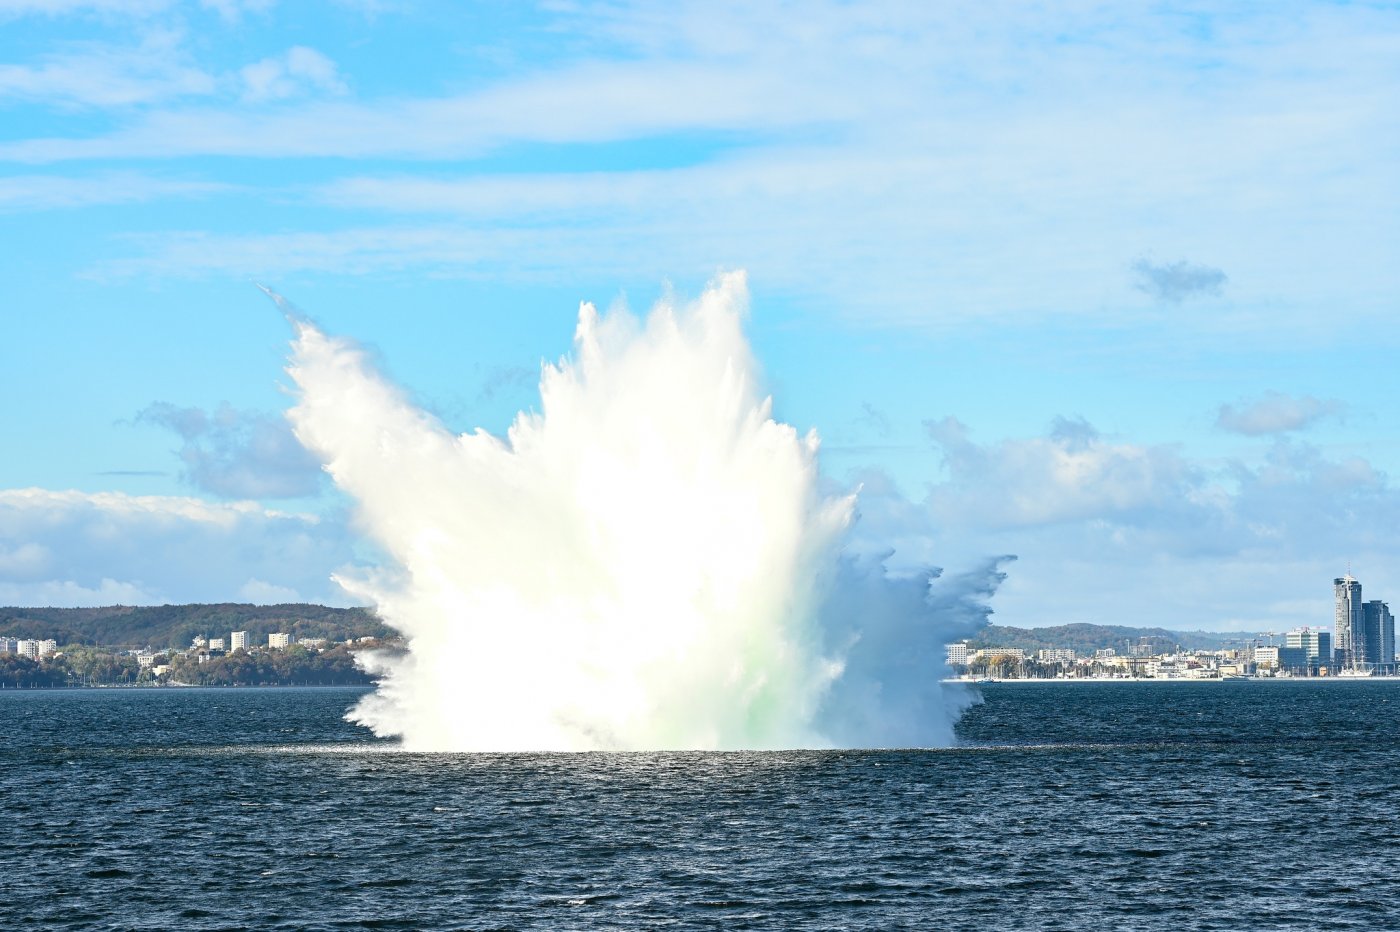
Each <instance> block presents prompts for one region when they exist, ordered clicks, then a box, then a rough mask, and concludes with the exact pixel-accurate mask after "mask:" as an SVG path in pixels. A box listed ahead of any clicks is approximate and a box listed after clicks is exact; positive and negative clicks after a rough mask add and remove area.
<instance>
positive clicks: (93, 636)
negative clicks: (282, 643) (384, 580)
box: [0, 602, 394, 650]
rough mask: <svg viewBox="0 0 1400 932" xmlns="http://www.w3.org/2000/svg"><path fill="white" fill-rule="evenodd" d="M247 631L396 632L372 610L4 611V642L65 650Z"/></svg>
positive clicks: (251, 638)
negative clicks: (41, 642)
mask: <svg viewBox="0 0 1400 932" xmlns="http://www.w3.org/2000/svg"><path fill="white" fill-rule="evenodd" d="M231 631H247V632H248V643H249V644H266V643H267V636H268V635H269V634H272V633H274V632H279V631H285V632H287V633H288V634H291V635H293V636H294V637H296V638H297V639H298V640H300V639H301V638H317V637H323V638H327V639H330V640H334V641H343V640H345V639H346V638H351V637H387V636H389V635H392V634H393V633H394V632H393V631H392V630H391V629H390V628H388V627H387V626H386V625H385V624H384V623H383V622H382V621H380V620H379V618H378V617H377V616H376V615H375V614H374V612H372V611H371V610H370V609H367V608H327V607H326V606H324V605H305V604H290V605H244V604H238V603H231V602H224V603H219V604H216V605H142V606H131V605H112V606H107V607H104V608H0V636H8V637H19V638H53V639H54V640H56V641H58V643H59V644H60V645H64V644H92V645H98V646H102V647H152V648H155V649H157V650H160V649H163V648H167V647H176V648H184V647H189V646H190V641H191V640H193V639H194V638H195V637H197V636H201V635H202V636H204V637H222V638H227V637H228V636H229V632H231Z"/></svg>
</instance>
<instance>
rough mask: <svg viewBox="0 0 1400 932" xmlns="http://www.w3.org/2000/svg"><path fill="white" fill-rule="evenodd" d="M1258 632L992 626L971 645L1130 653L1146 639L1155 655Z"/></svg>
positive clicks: (1229, 642) (1232, 643)
mask: <svg viewBox="0 0 1400 932" xmlns="http://www.w3.org/2000/svg"><path fill="white" fill-rule="evenodd" d="M1258 636H1259V634H1258V632H1256V631H1169V630H1167V629H1166V628H1130V627H1126V626H1124V625H1092V624H1087V623H1079V624H1071V625H1056V626H1054V627H1050V628H1013V627H1010V626H1007V625H989V626H988V627H986V628H983V629H982V631H980V632H979V633H978V634H977V636H976V637H974V638H972V639H971V640H970V642H969V643H971V645H972V646H973V647H1019V648H1022V649H1023V650H1028V651H1035V650H1055V649H1066V648H1068V649H1070V650H1073V651H1076V652H1077V653H1080V654H1092V653H1093V652H1094V651H1096V650H1107V649H1110V648H1111V649H1113V650H1116V651H1117V652H1118V653H1120V654H1126V653H1127V652H1128V647H1129V646H1130V645H1132V646H1135V645H1137V644H1139V643H1143V639H1144V638H1145V639H1146V642H1145V643H1146V644H1148V645H1149V646H1150V647H1151V649H1152V651H1153V652H1154V653H1159V652H1167V651H1172V650H1175V649H1176V648H1177V647H1180V648H1181V649H1182V650H1221V649H1223V648H1227V647H1238V646H1240V644H1241V643H1242V642H1243V641H1248V640H1252V639H1256V638H1258Z"/></svg>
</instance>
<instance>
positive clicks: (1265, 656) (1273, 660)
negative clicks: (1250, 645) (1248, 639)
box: [1254, 647, 1279, 670]
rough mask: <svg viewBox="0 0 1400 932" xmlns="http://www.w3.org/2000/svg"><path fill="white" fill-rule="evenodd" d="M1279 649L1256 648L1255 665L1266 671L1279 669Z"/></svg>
mask: <svg viewBox="0 0 1400 932" xmlns="http://www.w3.org/2000/svg"><path fill="white" fill-rule="evenodd" d="M1278 651H1279V649H1278V648H1277V647H1256V648H1254V665H1255V666H1256V667H1259V668H1261V669H1265V670H1276V669H1278Z"/></svg>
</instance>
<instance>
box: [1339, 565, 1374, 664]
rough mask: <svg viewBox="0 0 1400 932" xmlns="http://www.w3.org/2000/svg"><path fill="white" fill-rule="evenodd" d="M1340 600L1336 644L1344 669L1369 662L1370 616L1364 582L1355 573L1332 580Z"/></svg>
mask: <svg viewBox="0 0 1400 932" xmlns="http://www.w3.org/2000/svg"><path fill="white" fill-rule="evenodd" d="M1332 591H1333V594H1334V595H1335V597H1336V603H1337V606H1336V615H1335V618H1334V623H1333V625H1332V631H1333V632H1334V633H1335V634H1336V639H1335V641H1334V642H1333V644H1332V650H1333V653H1334V654H1335V655H1336V658H1335V659H1336V661H1337V665H1338V666H1339V667H1341V668H1343V669H1347V668H1351V667H1355V666H1356V665H1357V664H1360V663H1365V662H1366V617H1365V610H1364V609H1363V608H1362V603H1361V582H1360V581H1359V580H1357V579H1356V578H1355V577H1354V576H1352V575H1351V573H1347V574H1346V575H1345V576H1339V577H1338V578H1336V579H1334V580H1332Z"/></svg>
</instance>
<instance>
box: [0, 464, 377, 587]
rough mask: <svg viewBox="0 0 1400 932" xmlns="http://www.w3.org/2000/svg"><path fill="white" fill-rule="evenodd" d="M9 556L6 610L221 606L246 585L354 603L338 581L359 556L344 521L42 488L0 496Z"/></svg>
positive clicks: (0, 542) (4, 579) (240, 505)
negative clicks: (339, 571) (354, 552)
mask: <svg viewBox="0 0 1400 932" xmlns="http://www.w3.org/2000/svg"><path fill="white" fill-rule="evenodd" d="M0 553H4V554H6V555H7V556H6V559H4V560H0V602H8V603H10V604H20V603H23V604H30V605H43V604H50V605H92V604H115V603H118V602H120V603H125V604H133V603H140V604H152V603H155V604H159V603H161V602H194V601H204V602H207V601H217V600H221V599H233V598H234V597H235V596H236V595H237V594H239V593H240V592H241V591H242V590H243V588H244V587H245V586H247V585H248V582H249V580H258V581H262V582H264V583H265V585H267V586H271V587H281V588H285V589H288V590H294V591H296V592H298V593H302V594H304V595H305V597H306V598H309V599H315V600H318V601H329V602H331V603H332V604H345V602H346V598H345V595H344V593H343V592H341V591H340V590H339V587H337V586H335V585H334V584H333V583H332V582H331V581H330V575H331V573H332V572H333V571H335V570H336V569H337V568H338V567H340V566H342V565H344V564H347V563H349V562H350V561H351V559H352V554H351V551H350V543H349V536H348V533H347V531H346V529H345V527H344V526H343V525H342V524H341V523H340V522H339V521H336V520H327V519H317V518H314V517H311V516H307V515H294V514H287V513H284V512H277V511H272V510H268V509H266V508H263V507H262V506H260V505H257V504H254V503H252V502H232V503H224V504H215V503H210V502H205V501H201V500H199V499H194V498H173V497H164V496H131V495H124V494H120V493H115V492H102V493H87V492H78V491H50V490H47V489H33V488H31V489H5V490H0ZM267 591H269V592H271V591H273V590H271V589H269V590H267Z"/></svg>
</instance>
